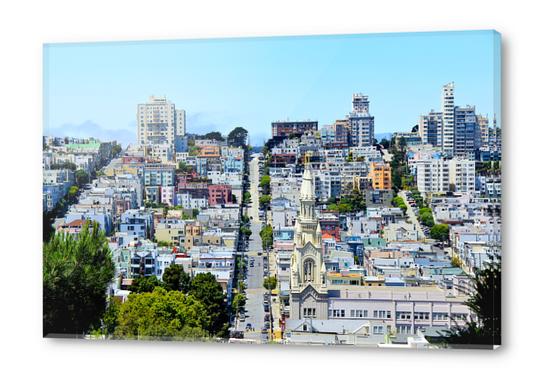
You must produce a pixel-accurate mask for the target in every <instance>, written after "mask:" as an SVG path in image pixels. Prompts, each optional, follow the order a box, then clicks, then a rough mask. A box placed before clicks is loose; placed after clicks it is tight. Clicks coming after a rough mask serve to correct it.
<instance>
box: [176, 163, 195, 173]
mask: <svg viewBox="0 0 542 379" xmlns="http://www.w3.org/2000/svg"><path fill="white" fill-rule="evenodd" d="M177 170H178V171H179V173H188V172H192V171H193V170H192V166H189V165H187V164H186V162H179V164H178V166H177Z"/></svg>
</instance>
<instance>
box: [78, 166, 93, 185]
mask: <svg viewBox="0 0 542 379" xmlns="http://www.w3.org/2000/svg"><path fill="white" fill-rule="evenodd" d="M89 181H90V177H89V175H88V173H87V172H86V171H85V170H77V171H75V183H76V184H77V186H79V187H82V186H84V185H85V184H88V183H89Z"/></svg>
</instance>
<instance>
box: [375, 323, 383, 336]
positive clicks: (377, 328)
mask: <svg viewBox="0 0 542 379" xmlns="http://www.w3.org/2000/svg"><path fill="white" fill-rule="evenodd" d="M373 334H384V327H383V326H382V325H375V326H373Z"/></svg>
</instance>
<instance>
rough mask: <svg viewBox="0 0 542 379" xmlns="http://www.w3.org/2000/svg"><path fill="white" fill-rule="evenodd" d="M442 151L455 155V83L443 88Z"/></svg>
mask: <svg viewBox="0 0 542 379" xmlns="http://www.w3.org/2000/svg"><path fill="white" fill-rule="evenodd" d="M441 110H442V151H443V152H444V153H445V154H448V155H450V156H451V155H453V153H454V138H455V133H454V127H455V124H454V112H455V105H454V83H453V82H452V83H448V84H446V85H444V86H443V88H442V109H441Z"/></svg>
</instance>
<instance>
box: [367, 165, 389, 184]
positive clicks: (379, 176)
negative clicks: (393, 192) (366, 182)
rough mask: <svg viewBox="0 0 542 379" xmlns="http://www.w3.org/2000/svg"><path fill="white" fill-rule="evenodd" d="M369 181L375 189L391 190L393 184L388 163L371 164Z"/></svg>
mask: <svg viewBox="0 0 542 379" xmlns="http://www.w3.org/2000/svg"><path fill="white" fill-rule="evenodd" d="M368 177H369V179H371V184H372V187H373V189H377V190H390V189H391V187H392V183H391V167H390V165H389V164H388V163H383V162H371V163H370V164H369V175H368Z"/></svg>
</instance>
